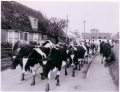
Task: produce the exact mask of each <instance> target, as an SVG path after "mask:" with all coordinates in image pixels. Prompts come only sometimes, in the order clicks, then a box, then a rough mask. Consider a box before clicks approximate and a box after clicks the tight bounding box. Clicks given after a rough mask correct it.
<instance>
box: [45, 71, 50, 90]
mask: <svg viewBox="0 0 120 92" xmlns="http://www.w3.org/2000/svg"><path fill="white" fill-rule="evenodd" d="M50 77H51V71H50V72H49V73H48V79H47V84H46V88H45V91H46V92H48V91H49V90H50Z"/></svg>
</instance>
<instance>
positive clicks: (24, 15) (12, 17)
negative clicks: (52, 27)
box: [1, 1, 45, 31]
mask: <svg viewBox="0 0 120 92" xmlns="http://www.w3.org/2000/svg"><path fill="white" fill-rule="evenodd" d="M28 16H31V17H34V18H37V19H38V20H42V21H43V20H45V18H44V16H43V15H42V14H41V13H40V12H39V11H36V10H33V9H31V8H29V7H27V6H24V5H22V4H20V3H17V2H15V1H2V2H1V24H2V25H1V28H2V29H14V30H21V31H34V30H33V29H32V27H31V24H30V20H29V18H28Z"/></svg>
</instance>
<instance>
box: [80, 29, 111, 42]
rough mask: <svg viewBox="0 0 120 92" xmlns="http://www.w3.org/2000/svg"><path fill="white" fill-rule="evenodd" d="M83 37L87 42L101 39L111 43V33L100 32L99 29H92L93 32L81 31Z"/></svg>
mask: <svg viewBox="0 0 120 92" xmlns="http://www.w3.org/2000/svg"><path fill="white" fill-rule="evenodd" d="M81 35H82V38H84V40H85V41H86V42H101V41H105V42H107V41H109V42H110V43H111V41H112V38H111V35H112V34H111V33H99V31H98V30H97V29H92V30H91V33H81Z"/></svg>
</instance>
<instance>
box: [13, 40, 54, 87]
mask: <svg viewBox="0 0 120 92" xmlns="http://www.w3.org/2000/svg"><path fill="white" fill-rule="evenodd" d="M52 47H53V44H52V42H50V41H46V42H45V43H44V44H43V45H42V47H34V46H31V45H26V46H23V47H22V48H21V49H20V50H19V53H18V55H17V56H16V57H15V59H14V60H13V64H12V65H13V67H12V69H15V68H16V67H17V65H18V64H20V66H21V67H22V78H21V80H24V76H25V72H26V71H28V70H31V72H32V74H33V81H32V83H31V85H35V75H36V71H37V69H38V68H39V67H40V66H42V65H43V63H44V62H42V60H43V59H46V58H47V56H48V55H49V52H50V50H51V48H52Z"/></svg>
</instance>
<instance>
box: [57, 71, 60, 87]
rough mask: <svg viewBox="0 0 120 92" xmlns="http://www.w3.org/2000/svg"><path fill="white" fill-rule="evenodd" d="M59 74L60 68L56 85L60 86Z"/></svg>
mask: <svg viewBox="0 0 120 92" xmlns="http://www.w3.org/2000/svg"><path fill="white" fill-rule="evenodd" d="M59 76H60V70H58V72H57V75H56V80H57V83H56V86H60V80H59Z"/></svg>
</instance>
